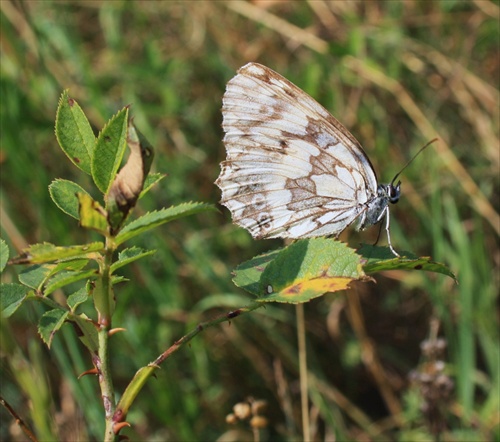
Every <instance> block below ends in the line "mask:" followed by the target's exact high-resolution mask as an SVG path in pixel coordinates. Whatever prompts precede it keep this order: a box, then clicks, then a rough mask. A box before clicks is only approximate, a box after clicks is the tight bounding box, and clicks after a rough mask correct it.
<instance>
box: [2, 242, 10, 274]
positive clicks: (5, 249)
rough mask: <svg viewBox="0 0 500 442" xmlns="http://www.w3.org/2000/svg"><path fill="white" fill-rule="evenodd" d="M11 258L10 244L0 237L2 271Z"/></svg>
mask: <svg viewBox="0 0 500 442" xmlns="http://www.w3.org/2000/svg"><path fill="white" fill-rule="evenodd" d="M8 260H9V246H8V245H7V243H6V242H5V241H4V240H3V239H1V238H0V273H2V272H3V270H4V269H5V266H6V265H7V261H8Z"/></svg>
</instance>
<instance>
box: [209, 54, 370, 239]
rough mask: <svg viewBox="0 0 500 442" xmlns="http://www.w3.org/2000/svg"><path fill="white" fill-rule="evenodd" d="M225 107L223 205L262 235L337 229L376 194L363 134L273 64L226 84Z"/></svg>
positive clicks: (253, 67) (246, 69) (246, 70)
mask: <svg viewBox="0 0 500 442" xmlns="http://www.w3.org/2000/svg"><path fill="white" fill-rule="evenodd" d="M222 113H223V124H222V126H223V129H224V132H225V136H224V144H225V146H226V150H227V159H226V161H224V162H223V163H222V164H221V166H222V172H221V174H220V176H219V178H218V180H217V181H216V184H217V185H218V186H219V187H220V188H221V190H222V200H221V203H222V204H223V205H225V206H226V207H227V208H228V209H229V210H230V211H231V214H232V217H233V221H234V222H235V223H236V224H238V225H240V226H242V227H244V228H246V229H248V230H249V231H250V233H251V234H252V236H254V237H255V238H274V237H281V238H307V237H313V236H325V235H338V234H339V233H340V232H342V231H343V230H344V229H345V228H346V227H347V226H348V225H350V224H351V223H352V222H353V221H355V220H356V219H357V218H358V217H360V215H362V214H363V213H365V212H366V210H367V203H368V202H370V201H372V200H373V199H374V198H375V197H376V195H377V180H376V176H375V172H374V171H373V167H372V166H371V164H370V161H369V160H368V158H367V156H366V154H365V153H364V151H363V149H362V148H361V146H360V145H359V143H358V142H357V140H356V139H355V138H354V137H353V136H352V135H351V134H350V133H349V131H347V129H346V128H345V127H344V126H342V124H340V123H339V122H338V121H337V120H336V119H335V118H334V117H333V116H332V115H330V114H329V113H328V112H327V111H326V110H325V109H324V108H323V107H322V106H321V105H320V104H318V103H317V102H316V101H315V100H313V99H312V98H311V97H310V96H309V95H307V94H306V93H305V92H304V91H302V90H301V89H299V88H298V87H296V86H295V85H294V84H292V83H291V82H289V81H288V80H286V79H285V78H284V77H282V76H281V75H279V74H278V73H276V72H274V71H273V70H271V69H269V68H267V67H265V66H262V65H259V64H256V63H249V64H247V65H246V66H243V67H242V68H241V69H240V70H239V71H238V75H236V76H235V77H234V78H233V79H232V80H230V81H229V83H228V84H227V89H226V93H225V94H224V98H223V107H222Z"/></svg>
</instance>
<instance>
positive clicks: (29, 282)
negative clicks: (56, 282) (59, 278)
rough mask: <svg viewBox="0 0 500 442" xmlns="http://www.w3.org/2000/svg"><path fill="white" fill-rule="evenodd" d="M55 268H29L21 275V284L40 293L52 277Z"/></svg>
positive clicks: (37, 266) (48, 265) (39, 266)
mask: <svg viewBox="0 0 500 442" xmlns="http://www.w3.org/2000/svg"><path fill="white" fill-rule="evenodd" d="M55 267H56V266H55V265H54V264H44V265H34V266H30V267H27V268H25V269H23V270H22V271H21V272H20V273H19V282H21V283H22V284H24V285H26V286H28V287H31V288H32V289H35V290H37V291H38V290H40V289H41V288H42V286H43V284H44V283H45V281H46V280H47V279H48V278H49V277H50V275H51V274H52V272H53V270H54V269H55Z"/></svg>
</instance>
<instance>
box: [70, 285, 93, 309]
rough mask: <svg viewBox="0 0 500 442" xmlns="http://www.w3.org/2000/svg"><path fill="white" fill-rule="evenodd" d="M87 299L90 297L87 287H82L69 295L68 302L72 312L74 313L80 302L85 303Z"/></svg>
mask: <svg viewBox="0 0 500 442" xmlns="http://www.w3.org/2000/svg"><path fill="white" fill-rule="evenodd" d="M87 299H89V294H88V290H87V287H82V288H81V289H80V290H77V291H76V292H75V293H72V294H71V295H69V296H68V300H67V304H68V307H69V308H70V309H71V312H72V313H74V312H75V310H76V308H77V307H78V306H79V305H80V304H83V303H84V302H85V301H86V300H87Z"/></svg>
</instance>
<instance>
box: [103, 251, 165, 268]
mask: <svg viewBox="0 0 500 442" xmlns="http://www.w3.org/2000/svg"><path fill="white" fill-rule="evenodd" d="M155 252H156V250H144V249H141V248H140V247H131V248H129V249H125V250H122V251H121V252H120V253H119V254H118V260H116V261H115V262H114V263H113V264H112V265H111V273H114V272H115V270H117V269H119V268H120V267H123V266H125V265H127V264H130V263H131V262H134V261H137V260H138V259H141V258H144V257H145V256H149V255H152V254H154V253H155Z"/></svg>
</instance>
